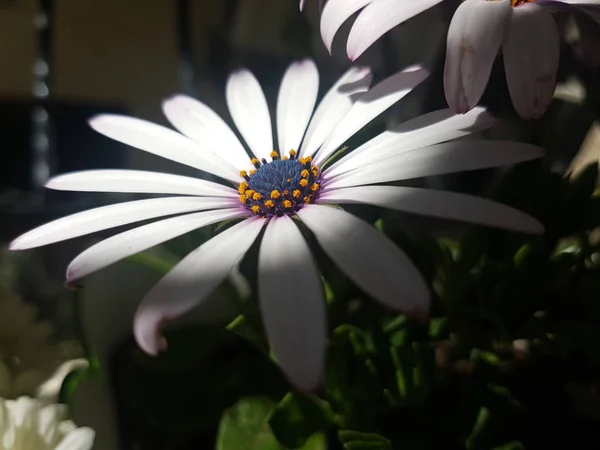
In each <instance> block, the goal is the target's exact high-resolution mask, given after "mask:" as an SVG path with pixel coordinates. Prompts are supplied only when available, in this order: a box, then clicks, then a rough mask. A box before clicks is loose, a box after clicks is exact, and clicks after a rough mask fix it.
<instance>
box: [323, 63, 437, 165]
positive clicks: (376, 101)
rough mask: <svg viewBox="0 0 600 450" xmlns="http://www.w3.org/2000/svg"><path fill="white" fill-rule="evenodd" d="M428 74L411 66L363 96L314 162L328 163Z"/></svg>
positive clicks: (337, 127)
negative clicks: (356, 135)
mask: <svg viewBox="0 0 600 450" xmlns="http://www.w3.org/2000/svg"><path fill="white" fill-rule="evenodd" d="M428 76H429V72H428V71H427V70H426V69H424V68H422V67H416V66H411V67H408V68H406V69H404V70H403V71H402V72H400V73H397V74H396V75H392V76H391V77H389V78H386V79H385V80H383V81H382V82H380V83H379V84H377V85H376V86H374V87H373V88H372V89H370V90H369V91H368V92H366V93H364V94H363V95H362V96H360V97H359V98H358V99H357V101H356V103H355V104H354V105H353V106H352V108H351V109H350V111H348V113H347V114H346V115H345V116H344V117H343V118H342V119H341V120H340V122H339V123H338V124H337V126H336V127H335V128H334V130H333V131H332V132H331V134H330V135H329V137H328V138H327V140H326V141H325V143H324V144H323V146H322V147H321V148H320V149H319V151H318V152H317V154H316V155H315V158H314V161H315V164H321V163H323V162H325V161H326V160H327V158H328V157H329V156H331V155H332V154H333V153H334V152H335V151H336V150H337V149H338V148H339V147H340V146H341V145H342V144H343V143H344V142H346V140H348V139H349V138H350V137H352V135H354V134H355V133H356V132H357V131H359V130H360V129H361V128H363V127H364V126H365V125H366V124H368V123H369V122H371V121H372V120H373V119H374V118H375V117H377V116H378V115H380V114H381V113H382V112H384V111H385V110H386V109H388V108H389V107H390V106H392V105H393V104H394V103H396V102H398V101H399V100H400V99H401V98H402V97H404V96H405V95H406V94H408V93H409V92H410V91H412V90H413V89H414V88H415V87H416V86H417V85H418V84H420V83H421V82H422V81H423V80H425V79H426V78H427V77H428Z"/></svg>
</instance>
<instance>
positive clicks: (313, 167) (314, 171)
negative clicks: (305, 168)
mask: <svg viewBox="0 0 600 450" xmlns="http://www.w3.org/2000/svg"><path fill="white" fill-rule="evenodd" d="M310 170H311V171H312V174H313V176H315V177H316V176H317V175H319V168H318V167H317V166H312V167H311V168H310Z"/></svg>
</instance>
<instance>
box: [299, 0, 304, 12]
mask: <svg viewBox="0 0 600 450" xmlns="http://www.w3.org/2000/svg"><path fill="white" fill-rule="evenodd" d="M304 2H305V0H300V11H302V10H303V9H304Z"/></svg>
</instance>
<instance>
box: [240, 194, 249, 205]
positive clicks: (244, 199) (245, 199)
mask: <svg viewBox="0 0 600 450" xmlns="http://www.w3.org/2000/svg"><path fill="white" fill-rule="evenodd" d="M247 200H248V197H247V196H245V195H244V194H242V195H240V202H242V203H246V201H247Z"/></svg>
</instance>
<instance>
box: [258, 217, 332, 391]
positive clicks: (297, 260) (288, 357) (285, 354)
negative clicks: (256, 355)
mask: <svg viewBox="0 0 600 450" xmlns="http://www.w3.org/2000/svg"><path fill="white" fill-rule="evenodd" d="M258 261H259V262H258V263H259V275H258V289H259V298H260V307H261V310H262V316H263V321H264V323H265V327H266V330H267V335H268V336H269V340H270V342H271V346H272V347H273V350H274V353H275V356H276V357H277V360H278V362H279V364H280V365H281V367H282V369H283V371H284V372H285V374H286V375H287V376H288V378H289V379H290V381H291V382H292V384H294V385H295V386H296V387H297V388H298V389H300V390H302V391H304V392H310V391H313V390H314V389H315V388H317V387H318V385H319V382H320V381H321V380H320V379H321V375H322V371H323V363H324V358H325V338H326V318H325V316H326V313H325V299H324V298H323V288H322V286H321V282H320V280H319V276H318V274H317V270H316V267H315V263H314V261H313V258H312V255H311V253H310V250H309V248H308V245H307V244H306V242H305V240H304V237H302V233H300V230H299V229H298V227H297V226H296V225H295V224H294V221H293V220H292V219H290V218H289V217H287V216H283V217H277V218H275V217H274V218H273V219H272V220H271V221H270V223H269V225H268V226H267V229H266V231H265V235H264V236H263V240H262V244H261V247H260V253H259V260H258Z"/></svg>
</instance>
